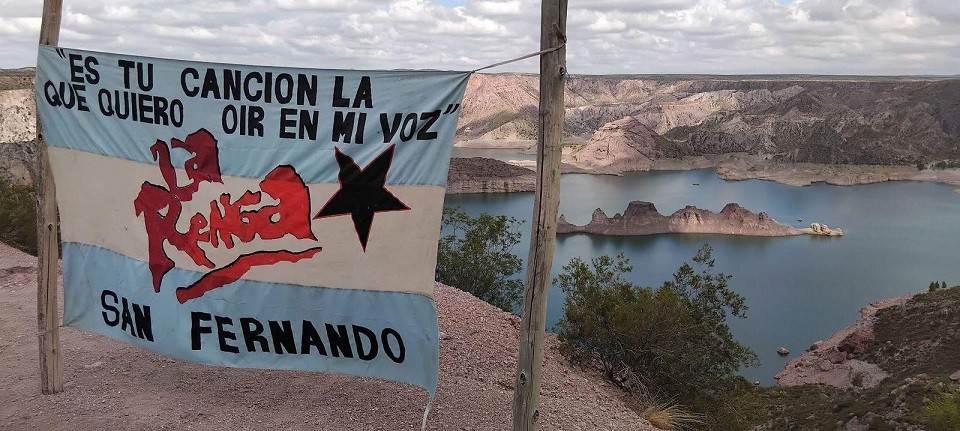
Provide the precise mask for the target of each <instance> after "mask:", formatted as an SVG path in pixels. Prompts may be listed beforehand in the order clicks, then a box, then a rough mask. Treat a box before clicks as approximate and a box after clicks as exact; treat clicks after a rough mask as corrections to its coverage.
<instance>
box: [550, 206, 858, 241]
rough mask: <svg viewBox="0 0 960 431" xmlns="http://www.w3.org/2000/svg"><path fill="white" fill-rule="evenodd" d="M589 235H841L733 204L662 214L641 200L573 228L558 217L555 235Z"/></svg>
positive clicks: (594, 214) (595, 212)
mask: <svg viewBox="0 0 960 431" xmlns="http://www.w3.org/2000/svg"><path fill="white" fill-rule="evenodd" d="M581 232H583V233H591V234H597V235H616V236H637V235H655V234H661V233H701V234H723V235H744V236H794V235H804V234H807V235H826V236H843V231H842V230H840V229H830V228H829V227H827V226H825V225H821V224H819V223H814V224H812V225H811V227H810V228H803V229H798V228H794V227H790V226H787V225H784V224H781V223H779V222H777V221H776V220H774V219H773V218H772V217H770V216H769V215H768V214H767V213H764V212H761V213H759V214H757V213H754V212H753V211H750V210H748V209H746V208H743V207H741V206H740V205H737V204H735V203H730V204H727V205H726V206H725V207H723V209H722V210H720V212H719V213H714V212H712V211H709V210H704V209H700V208H697V207H694V206H687V207H685V208H681V209H679V210H677V211H676V212H674V213H673V214H670V215H663V214H660V212H659V211H657V207H656V206H655V205H654V204H652V203H650V202H644V201H633V202H630V204H629V205H628V206H627V209H626V210H625V211H624V212H623V214H619V213H618V214H616V215H614V216H613V217H608V216H607V215H606V213H604V212H603V210H601V209H600V208H597V209H596V210H595V211H594V212H593V217H592V219H591V220H590V223H587V224H586V225H584V226H577V225H574V224H571V223H569V222H567V220H566V218H565V217H564V216H562V215H561V216H560V220H559V224H558V225H557V233H560V234H569V233H581Z"/></svg>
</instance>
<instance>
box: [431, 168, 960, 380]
mask: <svg viewBox="0 0 960 431" xmlns="http://www.w3.org/2000/svg"><path fill="white" fill-rule="evenodd" d="M694 183H697V184H699V185H698V186H694V185H693V184H694ZM953 189H954V187H951V186H948V185H943V184H935V183H925V182H890V183H882V184H871V185H861V186H852V187H838V186H829V185H824V184H815V185H813V186H810V187H793V186H787V185H783V184H777V183H773V182H768V181H759V180H750V181H724V180H721V179H719V178H718V177H717V175H716V171H715V170H695V171H682V172H675V171H669V172H645V173H632V174H627V175H624V176H620V177H615V176H600V175H574V174H569V175H564V176H563V177H562V180H561V201H560V213H561V214H565V215H566V217H567V220H568V221H570V222H571V223H574V224H584V223H587V222H588V221H589V220H590V216H591V214H592V213H593V211H594V209H596V208H602V209H603V210H604V211H605V212H606V213H607V215H608V216H613V215H614V214H616V213H622V212H623V210H624V209H625V208H626V207H627V203H628V202H630V201H632V200H645V201H650V202H653V203H654V204H656V206H657V209H659V210H660V212H661V213H662V214H670V213H672V212H674V211H676V210H677V209H680V208H682V207H684V206H686V205H696V206H697V207H700V208H705V209H709V210H711V211H714V212H716V211H719V210H720V209H721V208H723V206H724V205H725V204H727V203H730V202H736V203H739V204H741V205H742V206H744V207H745V208H748V209H750V210H752V211H754V212H760V211H765V212H767V213H768V214H770V216H772V217H773V218H775V219H777V220H778V221H780V222H781V223H784V224H788V225H792V226H798V227H800V226H809V225H810V223H812V222H820V223H825V224H828V225H829V226H830V227H841V228H843V231H844V233H845V234H846V236H844V237H842V238H828V237H814V236H798V237H786V238H759V237H737V236H724V235H692V234H686V235H684V234H671V235H654V236H643V237H605V236H598V235H587V234H577V235H566V236H564V235H561V236H559V237H558V241H557V249H556V254H555V259H554V263H553V273H554V275H556V274H557V273H558V272H559V271H560V269H561V267H562V266H563V265H564V264H566V263H567V262H569V261H570V259H571V258H573V257H575V256H579V257H581V258H583V259H585V260H588V259H590V258H592V257H596V256H599V255H603V254H608V255H616V254H617V253H620V252H623V253H624V254H625V255H626V256H627V257H628V258H629V259H630V262H631V263H632V264H633V267H634V271H633V273H632V274H631V275H630V279H631V280H632V281H633V282H635V283H637V284H639V285H642V286H659V285H660V284H661V283H663V281H665V280H668V279H670V278H671V276H672V274H673V272H674V271H676V269H677V268H678V267H679V266H680V265H681V264H682V263H683V262H685V261H689V260H690V259H691V258H692V257H693V255H694V253H695V252H696V250H697V249H698V248H699V247H700V246H701V245H702V244H703V243H709V244H710V245H711V246H713V248H714V258H715V259H716V261H717V269H718V270H719V271H722V272H725V273H727V274H730V275H732V276H733V279H732V280H731V282H730V285H731V287H732V288H733V289H734V290H735V291H737V292H738V293H740V294H741V295H743V296H744V297H745V298H746V301H747V304H748V306H749V307H750V309H749V311H748V312H747V318H746V319H734V320H733V321H731V322H730V324H731V327H732V328H733V331H734V334H735V335H736V337H737V339H738V340H739V341H740V342H742V343H744V344H746V345H747V346H749V347H751V348H753V349H754V350H755V351H756V352H757V354H758V355H759V357H760V360H761V362H762V365H761V366H760V367H757V368H751V369H747V370H744V371H743V375H744V376H745V377H747V378H748V379H749V380H751V381H753V380H759V381H760V382H762V383H763V384H767V385H771V384H775V380H774V379H773V375H774V374H775V373H777V372H779V371H780V370H781V369H782V368H783V366H784V365H785V364H786V362H787V360H788V359H790V358H793V357H796V356H798V355H799V354H800V353H802V352H803V351H804V350H806V348H807V347H808V346H809V345H810V344H811V343H813V342H814V341H817V340H818V339H826V338H828V337H830V336H831V335H832V334H833V333H834V332H836V331H837V330H839V329H841V328H843V327H845V326H847V325H849V324H851V323H853V321H854V320H856V318H857V317H858V310H859V309H860V308H861V307H863V306H864V305H867V304H868V303H870V302H872V301H876V300H879V299H884V298H888V297H892V296H897V295H901V294H904V293H908V292H914V291H918V290H925V289H926V288H927V285H928V284H929V283H930V282H931V281H933V280H946V281H947V283H949V284H951V285H953V284H956V283H958V282H960V243H958V242H957V240H958V239H960V195H957V194H955V193H954V192H953ZM446 205H447V206H461V207H462V208H464V209H465V210H466V211H467V212H469V213H470V214H473V215H476V214H479V213H481V212H488V213H492V214H505V215H508V216H512V217H517V218H520V219H522V220H523V221H524V224H523V226H522V228H521V229H522V230H521V231H522V232H523V240H522V242H521V243H520V244H519V245H518V246H517V247H516V249H515V253H516V254H517V255H518V256H520V257H521V258H523V259H524V260H525V259H526V256H527V247H528V246H529V236H530V223H529V219H530V216H531V214H532V211H533V209H532V207H533V193H518V194H487V195H448V196H447V197H446ZM798 219H803V222H798V221H797V220H798ZM525 267H526V263H524V268H525ZM562 307H563V293H562V292H561V291H560V289H559V288H556V287H553V288H551V290H550V298H549V303H548V311H547V327H548V329H549V328H550V327H551V326H552V325H553V324H555V323H556V322H557V320H558V319H559V318H560V316H561V313H562ZM780 346H785V347H786V348H788V349H790V351H791V352H792V353H791V355H790V356H789V357H787V358H782V357H780V356H779V355H777V353H776V350H777V348H779V347H780Z"/></svg>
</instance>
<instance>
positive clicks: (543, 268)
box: [513, 0, 567, 431]
mask: <svg viewBox="0 0 960 431" xmlns="http://www.w3.org/2000/svg"><path fill="white" fill-rule="evenodd" d="M566 28H567V0H543V1H542V2H541V6H540V49H542V50H547V49H550V48H555V47H557V46H561V45H563V44H565V43H566V34H565V33H566ZM566 56H567V50H566V48H565V47H563V48H560V49H558V50H556V51H552V52H548V53H545V54H542V55H540V115H539V129H538V130H539V134H538V135H537V187H536V198H535V200H534V204H533V219H532V220H531V223H532V225H533V227H532V233H531V235H530V255H529V256H528V258H527V280H526V282H527V285H526V293H525V294H524V297H523V318H522V321H521V327H520V352H519V355H518V357H517V377H516V385H515V386H514V388H515V389H514V393H513V429H514V430H515V431H521V430H522V431H527V430H536V429H538V425H537V421H538V419H539V418H540V374H541V371H542V368H543V337H544V329H545V320H546V314H547V292H548V291H549V288H550V267H551V265H552V263H553V249H554V246H555V245H556V236H557V210H558V208H559V206H560V153H561V148H562V145H561V143H560V138H561V137H562V136H563V88H564V80H565V77H566V74H567V70H566V66H567V65H566Z"/></svg>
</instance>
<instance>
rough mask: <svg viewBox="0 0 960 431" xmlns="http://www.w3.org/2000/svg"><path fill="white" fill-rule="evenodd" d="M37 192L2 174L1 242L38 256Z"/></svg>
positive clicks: (0, 198) (0, 186) (0, 177)
mask: <svg viewBox="0 0 960 431" xmlns="http://www.w3.org/2000/svg"><path fill="white" fill-rule="evenodd" d="M35 202H36V192H35V190H34V188H33V187H32V186H28V185H23V184H20V183H17V182H16V181H14V180H12V179H11V178H10V176H9V175H7V174H6V173H5V172H4V173H0V241H2V242H3V243H6V244H8V245H11V246H13V247H16V248H18V249H20V250H23V251H25V252H27V253H30V254H33V255H36V254H37V208H36V203H35Z"/></svg>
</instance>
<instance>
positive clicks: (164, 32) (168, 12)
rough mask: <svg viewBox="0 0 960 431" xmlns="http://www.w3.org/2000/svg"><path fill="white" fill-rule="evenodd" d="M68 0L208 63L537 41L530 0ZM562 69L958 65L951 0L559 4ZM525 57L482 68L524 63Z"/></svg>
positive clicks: (367, 63)
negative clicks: (563, 11) (564, 43)
mask: <svg viewBox="0 0 960 431" xmlns="http://www.w3.org/2000/svg"><path fill="white" fill-rule="evenodd" d="M444 4H445V3H441V2H440V1H439V0H205V1H202V2H197V1H192V0H163V1H160V0H127V1H123V2H117V1H112V0H91V1H85V2H68V3H67V5H66V6H65V9H64V15H63V23H62V31H61V44H62V45H64V46H70V47H76V48H86V49H92V50H101V51H116V52H124V53H134V54H140V55H148V56H149V55H156V56H162V57H174V58H189V59H204V60H210V61H220V62H237V63H256V64H276V65H289V66H305V67H324V68H337V67H342V68H364V69H369V68H431V69H461V70H463V69H471V68H476V67H479V66H483V65H486V64H490V63H494V62H498V61H501V60H504V59H507V58H512V57H516V56H519V55H522V54H526V53H529V52H533V51H536V50H538V49H539V31H540V23H539V14H540V4H539V2H537V1H534V0H464V1H463V2H462V5H460V6H455V7H448V6H445V5H444ZM40 10H41V0H0V11H3V12H2V15H0V67H21V66H25V65H30V64H31V63H33V62H34V61H35V58H36V51H35V46H36V41H37V36H38V32H39V27H40V19H39V12H40ZM567 35H568V40H569V42H568V69H569V70H570V71H571V72H573V73H825V74H844V73H849V74H921V73H922V74H956V73H960V56H958V55H957V53H960V8H958V7H957V4H956V0H793V1H783V0H648V1H636V0H589V1H583V2H571V4H570V9H569V14H568V29H567ZM536 67H537V61H536V60H535V59H531V60H528V61H525V62H523V63H518V64H514V65H510V66H505V67H502V68H500V69H496V71H526V72H533V71H536Z"/></svg>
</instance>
